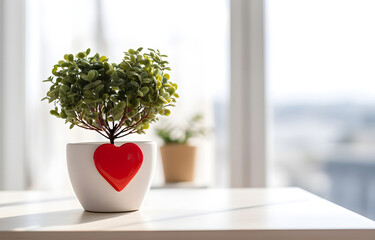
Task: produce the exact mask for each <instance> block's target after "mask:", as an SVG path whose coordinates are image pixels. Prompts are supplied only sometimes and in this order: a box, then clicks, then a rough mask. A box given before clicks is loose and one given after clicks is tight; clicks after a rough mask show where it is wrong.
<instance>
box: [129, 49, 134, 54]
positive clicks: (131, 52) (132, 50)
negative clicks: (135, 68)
mask: <svg viewBox="0 0 375 240" xmlns="http://www.w3.org/2000/svg"><path fill="white" fill-rule="evenodd" d="M128 52H129V53H130V54H136V52H135V51H134V49H129V50H128Z"/></svg>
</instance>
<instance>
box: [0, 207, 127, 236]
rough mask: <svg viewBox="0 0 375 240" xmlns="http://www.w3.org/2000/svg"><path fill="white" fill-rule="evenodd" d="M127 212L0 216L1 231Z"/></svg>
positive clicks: (46, 225)
mask: <svg viewBox="0 0 375 240" xmlns="http://www.w3.org/2000/svg"><path fill="white" fill-rule="evenodd" d="M131 213H132V212H126V213H92V212H86V211H84V210H83V209H73V210H67V211H57V212H48V213H34V214H26V215H20V216H14V217H5V218H0V231H12V230H37V229H40V228H46V227H51V226H66V225H75V224H82V223H89V222H95V221H101V220H105V219H109V218H114V217H119V216H123V215H127V214H131Z"/></svg>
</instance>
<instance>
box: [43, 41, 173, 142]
mask: <svg viewBox="0 0 375 240" xmlns="http://www.w3.org/2000/svg"><path fill="white" fill-rule="evenodd" d="M142 50H143V48H138V49H137V50H133V49H129V50H128V51H127V52H125V57H124V59H123V60H122V61H121V62H120V63H119V64H116V63H109V61H108V58H107V57H105V56H100V55H99V54H98V53H96V54H95V55H94V56H91V57H90V56H89V54H90V49H87V50H86V51H84V52H79V53H77V54H76V55H75V56H73V55H72V54H65V56H64V60H61V61H59V62H58V63H57V64H56V65H54V67H53V69H52V74H53V76H50V77H48V79H46V80H44V82H48V83H50V84H51V87H50V89H49V91H48V92H47V94H46V97H44V98H43V99H42V100H48V102H49V103H53V104H54V106H55V108H54V109H52V110H51V111H50V113H51V114H52V115H54V116H56V117H58V118H62V119H65V123H70V128H73V127H74V126H78V127H81V128H84V129H88V130H94V131H97V132H98V133H100V134H101V135H102V136H104V137H106V138H108V139H109V140H110V142H111V143H114V140H115V139H116V138H120V137H124V136H126V135H129V134H132V133H138V134H142V133H145V130H146V129H148V128H149V127H150V123H152V122H155V121H157V120H158V116H159V115H164V116H168V115H169V114H170V113H171V111H170V109H169V108H168V107H173V106H174V103H175V102H176V99H177V98H178V97H179V96H178V94H177V93H176V90H177V84H175V83H173V82H171V81H170V80H169V78H170V76H169V74H168V73H165V71H168V70H170V68H169V67H168V64H169V63H168V62H167V61H165V60H164V58H166V57H167V56H166V55H162V54H161V53H160V51H159V50H153V49H150V48H149V49H148V50H149V51H148V52H145V53H142Z"/></svg>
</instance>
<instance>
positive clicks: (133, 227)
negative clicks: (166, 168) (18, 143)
mask: <svg viewBox="0 0 375 240" xmlns="http://www.w3.org/2000/svg"><path fill="white" fill-rule="evenodd" d="M0 239H1V240H5V239H38V240H43V239H54V240H57V239H68V240H74V239H90V240H96V239H111V240H117V239H158V240H159V239H160V240H162V239H163V240H169V239H170V240H172V239H173V240H184V239H215V240H221V239H226V240H227V239H229V240H234V239H246V240H248V239H277V240H283V239H285V240H286V239H287V240H293V239H299V240H303V239H309V240H314V239H321V240H323V239H324V240H325V239H327V240H336V239H337V240H339V239H340V240H343V239H344V240H345V239H355V240H360V239H371V240H374V239H375V222H373V221H371V220H369V219H367V218H365V217H362V216H360V215H358V214H355V213H353V212H351V211H349V210H346V209H344V208H342V207H339V206H337V205H335V204H333V203H330V202H328V201H326V200H324V199H321V198H319V197H317V196H315V195H312V194H310V193H308V192H306V191H303V190H301V189H298V188H282V189H157V190H151V191H150V193H149V194H148V196H147V199H146V201H145V203H144V205H143V207H142V208H141V210H139V211H135V212H128V213H91V212H85V211H84V210H83V209H82V208H81V206H80V204H79V202H78V201H77V199H76V198H75V197H74V196H73V195H72V194H67V193H51V192H0Z"/></svg>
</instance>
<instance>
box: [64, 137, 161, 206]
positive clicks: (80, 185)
mask: <svg viewBox="0 0 375 240" xmlns="http://www.w3.org/2000/svg"><path fill="white" fill-rule="evenodd" d="M124 143H125V142H118V143H115V145H116V146H121V145H122V144H124ZM132 143H134V144H136V145H137V146H138V147H139V148H140V149H141V150H142V153H143V163H142V165H141V167H140V168H139V170H138V172H137V173H136V175H135V176H134V177H133V178H132V180H131V181H130V182H129V183H128V184H127V186H126V187H125V188H124V189H123V190H121V191H116V190H115V189H114V188H113V187H112V186H111V184H109V183H108V182H107V181H106V179H104V177H103V176H102V175H101V174H100V173H99V172H98V169H97V168H96V166H95V163H94V160H93V155H94V152H95V150H96V149H97V148H98V147H99V146H100V145H102V144H104V143H69V144H68V145H67V147H66V150H67V160H68V172H69V177H70V181H71V183H72V186H73V189H74V192H75V194H76V196H77V198H78V200H79V201H80V203H81V205H82V207H83V208H84V209H85V210H87V211H92V212H125V211H134V210H138V209H139V208H140V206H141V204H142V202H143V200H144V198H145V196H146V193H147V192H148V191H149V189H150V186H151V180H152V176H153V172H154V169H155V163H156V156H157V155H156V153H157V151H156V150H157V148H156V143H155V142H150V141H148V142H147V141H144V142H141V141H138V142H137V141H136V142H132Z"/></svg>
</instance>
